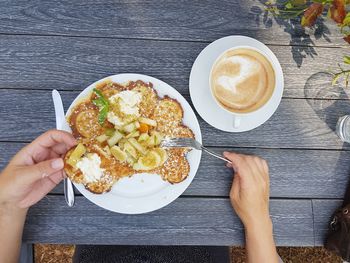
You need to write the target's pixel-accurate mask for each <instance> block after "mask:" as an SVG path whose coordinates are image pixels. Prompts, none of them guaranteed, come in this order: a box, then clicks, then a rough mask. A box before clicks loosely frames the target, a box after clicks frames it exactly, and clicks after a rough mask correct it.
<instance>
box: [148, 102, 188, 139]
mask: <svg viewBox="0 0 350 263" xmlns="http://www.w3.org/2000/svg"><path fill="white" fill-rule="evenodd" d="M182 118H183V109H182V107H181V104H180V103H179V102H178V101H177V100H175V99H172V98H170V97H168V96H164V98H163V99H160V100H159V102H158V104H157V106H156V108H155V111H154V116H153V119H155V120H157V129H158V130H159V131H160V132H163V133H165V134H171V132H172V130H173V129H174V128H175V127H177V126H179V125H181V122H182Z"/></svg>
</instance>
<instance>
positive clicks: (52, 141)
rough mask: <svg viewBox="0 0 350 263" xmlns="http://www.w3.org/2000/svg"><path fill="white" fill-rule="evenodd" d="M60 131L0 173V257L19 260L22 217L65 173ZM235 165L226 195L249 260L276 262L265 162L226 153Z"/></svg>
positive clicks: (70, 142)
mask: <svg viewBox="0 0 350 263" xmlns="http://www.w3.org/2000/svg"><path fill="white" fill-rule="evenodd" d="M76 143H77V142H76V140H75V139H74V137H73V136H72V135H71V134H69V133H67V132H63V131H57V130H52V131H48V132H46V133H44V134H43V135H41V136H39V137H38V138H37V139H35V140H34V141H33V142H32V143H30V144H29V145H27V146H25V147H24V148H23V149H22V150H20V151H19V152H18V153H17V154H16V155H15V156H14V157H13V158H12V160H11V161H10V162H9V164H8V165H7V167H6V168H5V169H4V170H3V171H2V172H1V174H0V233H1V235H0V244H1V246H0V258H1V259H2V261H1V262H2V263H14V262H18V256H19V250H20V245H21V238H22V232H23V226H24V222H25V218H26V215H27V212H28V209H29V207H30V206H32V205H34V204H36V203H37V202H38V201H40V200H41V199H42V198H43V197H44V196H45V195H46V194H47V193H48V192H50V191H51V190H52V189H53V188H54V187H55V186H56V185H57V184H58V183H60V182H61V180H62V179H63V178H64V176H65V175H64V172H63V160H62V156H63V155H64V154H65V153H66V152H67V150H69V149H70V148H72V147H73V146H75V145H76ZM224 155H225V157H226V158H228V159H230V160H231V161H232V165H229V167H233V169H234V171H235V177H234V180H233V184H232V188H231V192H230V199H231V203H232V206H233V208H234V210H235V211H236V213H237V215H238V216H239V217H240V218H241V220H242V222H243V224H244V227H245V233H246V250H247V257H248V263H256V262H259V263H264V262H268V263H274V262H276V263H277V262H278V255H277V252H276V247H275V243H274V240H273V232H272V222H271V219H270V216H269V175H268V165H267V163H266V161H265V160H263V159H261V158H259V157H253V156H246V155H241V154H236V153H228V152H225V153H224Z"/></svg>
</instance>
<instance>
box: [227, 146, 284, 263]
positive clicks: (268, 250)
mask: <svg viewBox="0 0 350 263" xmlns="http://www.w3.org/2000/svg"><path fill="white" fill-rule="evenodd" d="M224 156H225V157H226V158H227V159H229V160H231V162H232V165H231V164H227V166H228V167H232V168H233V169H234V171H235V176H234V179H233V183H232V187H231V191H230V200H231V204H232V207H233V208H234V210H235V211H236V213H237V215H238V216H239V218H240V219H241V221H242V223H243V225H244V228H245V239H246V251H247V260H248V261H247V262H248V263H257V262H259V263H265V262H266V263H278V262H279V257H278V254H277V251H276V246H275V241H274V239H273V230H272V221H271V218H270V215H269V185H270V182H269V167H268V165H267V162H266V161H265V160H263V159H261V158H259V157H257V156H248V155H242V154H237V153H229V152H224Z"/></svg>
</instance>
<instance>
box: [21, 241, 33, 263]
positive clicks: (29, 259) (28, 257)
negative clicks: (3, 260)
mask: <svg viewBox="0 0 350 263" xmlns="http://www.w3.org/2000/svg"><path fill="white" fill-rule="evenodd" d="M18 262H19V263H33V262H34V247H33V244H30V243H22V245H21V251H20V255H19V261H18Z"/></svg>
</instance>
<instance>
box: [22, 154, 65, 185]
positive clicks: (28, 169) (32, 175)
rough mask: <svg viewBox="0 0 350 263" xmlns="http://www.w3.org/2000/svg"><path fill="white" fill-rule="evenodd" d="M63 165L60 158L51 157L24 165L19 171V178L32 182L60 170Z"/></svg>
mask: <svg viewBox="0 0 350 263" xmlns="http://www.w3.org/2000/svg"><path fill="white" fill-rule="evenodd" d="M63 167H64V163H63V160H62V158H56V159H51V160H47V161H42V162H40V163H37V164H34V165H31V166H25V167H23V168H22V169H21V172H20V173H21V174H22V175H23V176H22V178H21V180H22V181H24V182H26V183H33V182H35V181H37V180H39V179H42V178H45V177H47V176H49V175H52V174H54V173H56V172H58V171H60V170H62V169H63Z"/></svg>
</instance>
